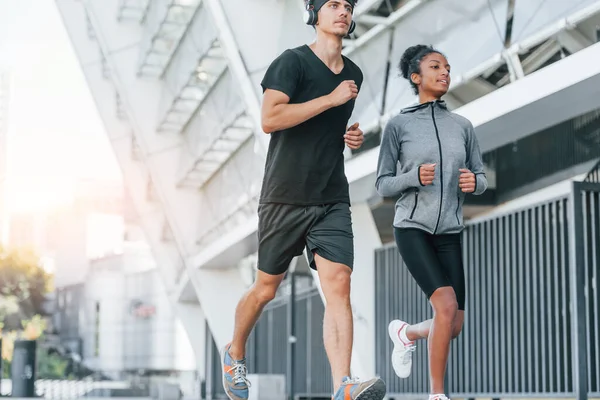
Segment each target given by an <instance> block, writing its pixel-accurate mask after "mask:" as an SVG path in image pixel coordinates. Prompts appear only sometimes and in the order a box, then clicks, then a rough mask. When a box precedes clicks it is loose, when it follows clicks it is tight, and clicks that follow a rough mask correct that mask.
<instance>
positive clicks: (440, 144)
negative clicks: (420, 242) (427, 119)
mask: <svg viewBox="0 0 600 400" xmlns="http://www.w3.org/2000/svg"><path fill="white" fill-rule="evenodd" d="M434 108H435V103H431V118H432V119H433V126H434V128H435V136H436V137H437V141H438V148H439V150H440V167H439V171H440V209H439V211H438V217H437V222H436V223H435V229H434V230H433V234H434V235H435V234H436V232H437V229H438V226H439V225H440V218H441V216H442V201H443V199H444V174H443V170H444V159H443V157H442V142H441V140H440V133H439V132H438V127H437V124H436V123H435V113H434Z"/></svg>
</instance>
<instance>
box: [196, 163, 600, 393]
mask: <svg viewBox="0 0 600 400" xmlns="http://www.w3.org/2000/svg"><path fill="white" fill-rule="evenodd" d="M590 176H591V175H590ZM463 249H464V261H465V273H466V277H467V304H466V322H465V325H464V329H463V332H462V334H461V335H460V336H459V337H458V338H457V339H456V340H455V341H454V342H453V344H452V348H451V355H450V363H449V371H448V383H449V391H450V393H451V394H452V395H453V396H455V397H463V398H475V397H491V398H501V397H532V396H534V397H563V398H564V397H571V398H572V397H576V398H577V399H585V398H586V397H588V396H589V397H596V398H597V397H600V296H599V294H598V290H599V288H600V279H599V277H598V275H599V272H600V184H598V183H593V182H575V183H573V190H572V192H571V193H570V194H568V195H564V196H559V197H556V198H554V199H552V200H548V201H545V202H543V203H540V204H536V205H533V206H529V207H527V208H523V209H520V210H516V211H511V212H508V213H505V214H501V215H496V216H491V217H489V218H487V219H484V220H481V221H478V222H474V223H470V224H468V225H467V228H466V229H465V231H464V233H463ZM374 257H375V264H376V269H375V274H376V290H375V293H376V299H375V311H376V324H375V333H376V344H375V345H376V347H375V349H376V363H377V364H376V366H377V373H378V374H379V375H380V376H381V377H382V378H383V379H384V380H385V381H386V383H387V385H388V392H389V398H390V399H394V398H403V397H404V398H406V397H413V396H418V397H422V396H423V394H424V393H426V392H427V391H428V388H429V383H428V372H427V350H426V348H427V346H426V342H421V343H419V346H418V349H417V352H416V353H415V355H414V364H413V373H412V375H411V376H410V378H409V379H399V378H397V377H396V376H395V374H394V372H393V369H392V366H391V363H390V355H391V350H392V347H391V342H390V340H389V339H388V335H387V324H388V323H389V321H390V320H391V319H394V318H402V319H404V320H406V321H408V322H410V323H414V322H418V321H422V320H425V319H428V318H431V316H432V314H431V309H430V306H429V304H428V302H427V300H426V298H425V296H424V295H423V294H422V293H421V291H420V289H419V288H418V287H417V285H416V284H415V283H414V281H413V279H412V278H411V277H410V275H409V274H408V271H407V270H406V268H403V266H402V259H401V257H400V255H399V253H398V251H397V250H396V249H395V247H393V246H392V245H389V246H385V247H383V248H381V249H379V250H377V251H376V252H375V255H374ZM288 299H289V296H287V295H284V296H281V297H279V298H278V299H276V300H275V301H274V302H272V303H271V304H270V305H269V306H268V307H267V308H266V310H265V312H264V313H263V315H262V317H261V319H260V321H259V323H258V324H257V326H256V328H255V330H254V331H253V332H252V335H251V337H250V340H249V343H248V349H247V350H248V357H247V358H248V362H249V364H248V366H249V370H250V372H251V373H258V374H283V375H286V376H287V379H288V380H287V381H286V383H287V384H289V382H290V380H289V376H288V374H287V371H288V370H289V366H288V364H287V362H288V359H289V353H288V351H289V347H288V343H287V340H288V332H289V329H290V325H289V323H290V321H289V319H288V315H289V310H290V308H289V300H288ZM323 312H324V307H323V303H322V301H321V298H320V296H319V293H318V292H317V291H316V289H312V290H309V291H305V292H303V293H301V294H299V295H298V296H297V300H296V308H295V326H296V340H297V342H296V345H295V348H296V350H295V356H294V357H292V359H293V360H294V371H295V373H294V377H293V378H294V379H293V381H294V393H295V397H296V398H313V399H319V398H324V399H326V398H330V396H331V395H330V391H331V377H330V370H329V363H328V361H327V358H326V355H325V352H324V349H323V341H322V320H323ZM207 346H208V347H207V377H206V393H207V397H206V398H208V399H225V398H226V397H225V395H224V393H223V389H222V387H221V365H220V360H219V355H218V351H217V349H216V347H215V344H214V341H213V340H212V338H211V337H210V336H208V341H207Z"/></svg>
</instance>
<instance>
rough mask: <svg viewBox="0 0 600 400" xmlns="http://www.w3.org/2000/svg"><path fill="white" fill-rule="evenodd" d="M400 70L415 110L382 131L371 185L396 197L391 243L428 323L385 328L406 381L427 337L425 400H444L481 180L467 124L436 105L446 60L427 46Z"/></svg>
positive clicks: (405, 58)
mask: <svg viewBox="0 0 600 400" xmlns="http://www.w3.org/2000/svg"><path fill="white" fill-rule="evenodd" d="M400 70H401V72H402V76H403V77H404V78H406V79H408V80H409V82H410V84H411V86H412V88H413V90H414V92H415V94H418V96H419V104H417V105H414V106H411V107H408V108H406V109H404V110H402V111H401V112H400V113H399V114H398V115H397V116H395V117H394V118H392V119H391V120H390V121H389V122H388V124H387V126H386V127H385V129H384V132H383V137H382V141H381V148H380V153H379V161H378V168H377V183H376V187H377V192H378V193H379V194H380V195H381V196H384V197H398V196H399V199H398V201H397V202H396V213H395V216H394V223H393V225H394V236H395V239H396V244H397V246H398V250H399V251H400V254H401V255H402V258H403V260H404V263H405V264H406V266H407V268H408V270H409V271H410V273H411V275H412V276H413V278H414V279H415V281H416V282H417V284H418V285H419V287H420V288H421V290H423V292H424V293H425V294H426V295H427V298H428V299H429V302H430V304H431V306H432V309H433V314H434V317H433V319H431V320H428V321H424V322H421V323H419V324H416V325H409V324H408V323H406V322H404V321H401V320H394V321H392V322H390V324H389V328H388V332H389V335H390V338H391V340H392V341H393V343H394V350H393V353H392V365H393V367H394V371H395V372H396V374H397V375H398V376H399V377H401V378H406V377H408V376H409V375H410V370H411V367H412V352H413V351H414V350H415V343H414V342H415V341H416V340H418V339H425V338H427V339H428V345H429V372H430V396H429V398H430V399H446V396H445V395H444V393H445V388H444V374H445V371H446V364H447V360H448V353H449V348H450V340H451V339H453V338H455V337H457V336H458V335H459V333H460V331H461V329H462V325H463V321H464V309H465V277H464V270H463V264H462V247H461V237H460V233H461V232H462V230H463V228H464V226H463V216H462V204H463V201H464V198H465V195H466V194H467V193H473V194H476V195H480V194H482V193H483V192H484V191H485V190H486V188H487V180H486V177H485V174H484V170H483V162H482V160H481V153H480V150H479V145H478V143H477V138H476V136H475V133H474V131H473V125H472V124H471V122H469V120H467V119H466V118H464V117H461V116H459V115H457V114H454V113H452V112H450V111H449V110H448V109H447V108H446V104H445V103H444V101H443V100H441V98H442V96H443V95H444V94H446V92H447V91H448V87H449V85H450V66H449V65H448V61H447V60H446V58H445V57H444V55H443V54H441V53H440V52H439V51H437V50H435V49H433V48H432V47H430V46H424V45H417V46H413V47H410V48H409V49H407V50H406V51H405V52H404V54H403V55H402V59H401V60H400ZM398 164H399V169H400V171H397V165H398Z"/></svg>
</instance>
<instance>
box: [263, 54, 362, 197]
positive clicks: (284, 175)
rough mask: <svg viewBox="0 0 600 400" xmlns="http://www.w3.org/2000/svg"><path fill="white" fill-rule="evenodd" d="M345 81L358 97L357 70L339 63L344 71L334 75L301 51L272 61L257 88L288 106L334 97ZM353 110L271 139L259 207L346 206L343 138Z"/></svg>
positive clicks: (342, 109)
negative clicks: (274, 94)
mask: <svg viewBox="0 0 600 400" xmlns="http://www.w3.org/2000/svg"><path fill="white" fill-rule="evenodd" d="M345 80H354V81H355V83H356V85H357V86H358V89H359V91H360V87H361V85H362V81H363V75H362V72H361V70H360V68H359V67H358V66H357V65H356V64H354V63H353V62H352V61H350V60H349V59H348V58H346V57H344V68H343V69H342V71H341V72H340V73H339V74H335V73H334V72H333V71H331V70H330V69H329V68H328V67H327V66H326V65H325V63H323V61H321V59H320V58H319V57H317V55H316V54H315V53H314V52H313V51H312V49H311V48H310V47H308V46H307V45H303V46H300V47H297V48H294V49H288V50H286V51H284V52H283V53H282V54H281V55H280V56H279V57H277V58H276V59H275V60H274V61H273V63H271V65H270V66H269V68H268V69H267V72H266V73H265V76H264V78H263V80H262V82H261V85H262V88H263V91H264V90H266V89H274V90H278V91H281V92H283V93H285V94H286V95H288V96H289V97H290V104H298V103H305V102H307V101H310V100H313V99H316V98H318V97H321V96H324V95H327V94H329V93H331V92H333V90H334V89H335V88H336V87H338V85H339V84H340V83H342V81H345ZM353 109H354V100H351V101H349V102H347V103H345V104H342V105H341V106H338V107H334V108H330V109H329V110H327V111H325V112H323V113H321V114H319V115H317V116H315V117H313V118H311V119H309V120H307V121H305V122H303V123H301V124H300V125H297V126H295V127H292V128H289V129H284V130H281V131H278V132H273V133H271V140H270V143H269V150H268V152H267V161H266V166H265V175H264V179H263V185H262V191H261V197H260V202H261V203H280V204H296V205H317V204H332V203H340V202H345V203H350V196H349V193H348V180H347V178H346V174H345V171H344V146H345V143H344V134H345V133H346V129H347V126H348V125H349V123H348V120H349V118H350V116H351V115H352V111H353ZM353 122H354V121H353Z"/></svg>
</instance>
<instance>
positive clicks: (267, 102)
mask: <svg viewBox="0 0 600 400" xmlns="http://www.w3.org/2000/svg"><path fill="white" fill-rule="evenodd" d="M289 102H290V98H289V97H288V95H287V94H285V93H283V92H280V91H279V90H273V89H267V90H266V91H265V93H264V96H263V103H262V118H261V121H262V129H263V131H264V132H265V133H272V132H276V131H280V130H283V129H287V128H291V127H293V126H296V125H300V124H301V123H303V122H304V121H307V120H309V119H311V118H312V117H314V116H316V115H319V114H321V113H322V112H324V111H326V110H328V109H330V108H331V107H332V106H331V101H330V100H329V98H328V96H321V97H318V98H316V99H313V100H310V101H307V102H306V103H300V104H289Z"/></svg>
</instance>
